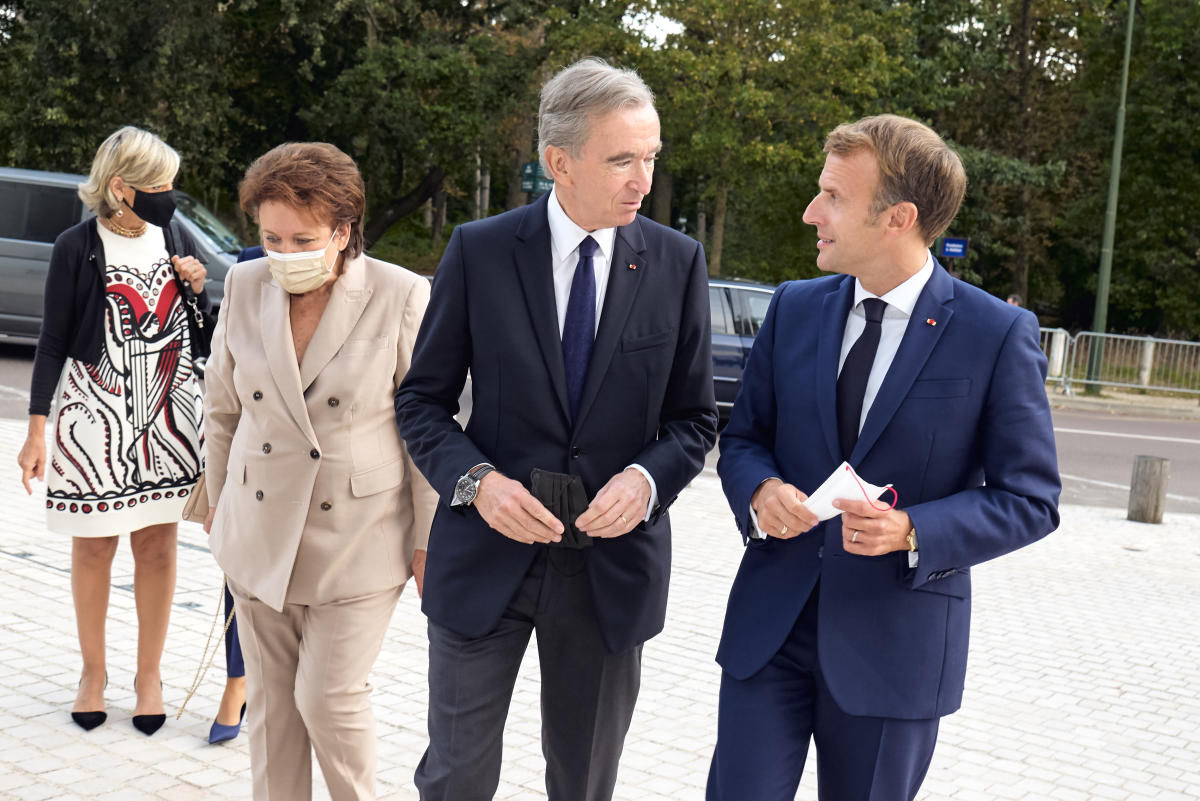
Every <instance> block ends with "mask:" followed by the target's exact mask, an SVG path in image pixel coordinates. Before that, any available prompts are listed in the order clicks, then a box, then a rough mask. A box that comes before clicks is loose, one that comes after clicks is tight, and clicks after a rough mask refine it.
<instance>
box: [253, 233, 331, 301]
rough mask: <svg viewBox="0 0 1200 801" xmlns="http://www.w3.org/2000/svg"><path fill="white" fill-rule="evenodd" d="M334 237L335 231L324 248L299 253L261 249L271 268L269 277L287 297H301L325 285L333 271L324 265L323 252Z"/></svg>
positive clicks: (327, 265)
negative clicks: (330, 272) (272, 278)
mask: <svg viewBox="0 0 1200 801" xmlns="http://www.w3.org/2000/svg"><path fill="white" fill-rule="evenodd" d="M335 236H337V229H334V232H333V233H332V234H330V236H329V242H326V243H325V247H323V248H318V249H317V250H305V251H302V252H300V253H278V252H276V251H274V250H267V249H266V248H265V247H264V248H263V250H265V251H266V253H267V262H268V263H269V264H270V266H271V275H272V276H273V277H274V278H275V280H276V282H278V283H279V285H280V286H281V287H283V289H284V291H285V292H287V293H288V294H289V295H303V294H304V293H305V292H311V291H312V290H314V289H316V288H317V287H319V286H321V285H322V284H324V283H325V281H326V280H327V279H328V278H329V271H330V270H332V269H333V267H332V266H330V265H329V264H326V263H325V251H326V250H328V249H329V245H330V243H332V242H333V238H334V237H335Z"/></svg>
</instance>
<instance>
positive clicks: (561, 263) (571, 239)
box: [546, 189, 658, 520]
mask: <svg viewBox="0 0 1200 801" xmlns="http://www.w3.org/2000/svg"><path fill="white" fill-rule="evenodd" d="M546 217H547V219H548V221H549V223H550V257H551V262H552V266H553V268H554V303H555V306H556V307H557V310H558V335H559V336H560V337H561V336H562V332H563V326H564V325H565V324H566V322H567V302H568V300H569V299H570V297H571V282H572V281H573V280H574V279H575V268H576V267H577V266H578V265H579V243H581V242H582V241H583V240H584V239H586V238H587V237H589V236H590V237H591V238H592V239H594V240H595V242H596V245H597V247H596V252H595V254H594V255H593V256H592V270H593V275H594V276H595V278H596V330H597V331H599V330H600V312H601V311H602V310H603V309H604V295H605V293H606V291H607V290H608V274H609V271H610V270H611V269H612V257H613V243H614V241H615V240H616V237H617V229H616V228H598V229H596V230H595V231H586V230H584V229H583V228H580V227H579V226H578V225H577V224H576V223H575V221H574V220H572V219H571V218H570V217H568V216H567V213H566V211H564V210H563V207H562V206H561V205H560V204H559V202H558V195H556V194H555V193H554V190H553V189H551V190H550V202H549V203H547V204H546ZM593 333H594V332H593ZM629 466H630V467H632V468H633V469H634V470H637V471H638V472H639V473H641V474H642V475H643V476H645V478H646V481H647V482H648V483H649V484H650V503H649V504H647V506H646V514H645V516H644V517H643V518H642V520H649V519H650V514H651V513H652V512H653V511H654V509H655V508H656V507H657V506H658V485H657V484H655V483H654V476H652V475H650V471H649V470H647V469H646V468H644V467H642V466H641V465H640V464H631V465H629Z"/></svg>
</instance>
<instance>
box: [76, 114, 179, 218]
mask: <svg viewBox="0 0 1200 801" xmlns="http://www.w3.org/2000/svg"><path fill="white" fill-rule="evenodd" d="M177 172H179V154H178V153H176V152H175V149H174V148H172V147H171V146H170V145H168V144H167V143H166V142H164V141H163V140H161V139H159V138H158V137H157V136H155V135H154V134H152V133H150V132H149V131H143V130H142V129H141V128H135V127H133V126H132V125H126V126H125V127H124V128H121V129H119V130H117V131H115V132H113V133H112V134H111V135H109V137H108V138H107V139H105V140H104V141H103V142H102V143H101V144H100V147H99V148H98V149H97V150H96V157H95V158H94V159H92V172H91V174H90V175H89V176H88V179H87V182H86V183H83V184H80V185H79V199H80V200H82V201H83V204H84V205H85V206H87V207H88V208H89V209H90V210H91V211H92V212H93V213H94V214H97V215H99V216H101V217H107V216H109V215H110V214H112V213H113V212H115V211H117V210H118V209H120V208H121V201H120V199H119V198H118V197H117V196H116V195H115V194H113V191H112V188H111V187H110V186H109V184H110V183H111V182H112V179H113V176H115V175H119V176H121V178H123V179H124V180H125V183H127V184H129V186H131V187H133V188H135V189H148V188H150V187H152V186H160V185H162V184H167V183H171V182H173V181H174V180H175V174H176V173H177Z"/></svg>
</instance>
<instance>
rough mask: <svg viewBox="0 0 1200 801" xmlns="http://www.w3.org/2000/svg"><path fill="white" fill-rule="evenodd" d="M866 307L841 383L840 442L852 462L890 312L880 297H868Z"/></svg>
mask: <svg viewBox="0 0 1200 801" xmlns="http://www.w3.org/2000/svg"><path fill="white" fill-rule="evenodd" d="M862 304H863V311H864V312H865V313H866V315H867V325H866V327H865V328H863V332H862V334H860V335H859V337H858V339H856V340H854V345H853V346H852V347H851V348H850V352H849V353H847V354H846V361H845V362H844V363H843V364H842V372H841V375H839V376H838V380H837V417H838V441H839V443H840V444H841V446H842V458H843V459H846V460H849V459H850V453H851V452H852V451H853V450H854V444H855V443H856V442H858V423H859V420H861V419H862V407H863V396H864V395H865V394H866V392H867V379H868V378H869V377H870V376H871V365H872V364H874V363H875V351H877V350H879V335H880V334H881V333H882V332H883V312H884V311H885V310H886V309H887V303H885V302H884V301H882V300H880V299H879V298H864V299H863V302H862Z"/></svg>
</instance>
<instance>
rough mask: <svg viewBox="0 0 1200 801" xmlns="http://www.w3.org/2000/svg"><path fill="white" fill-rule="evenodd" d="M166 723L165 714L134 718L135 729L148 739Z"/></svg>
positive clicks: (136, 716)
mask: <svg viewBox="0 0 1200 801" xmlns="http://www.w3.org/2000/svg"><path fill="white" fill-rule="evenodd" d="M100 714H102V715H103V714H104V713H103V712H101V713H100ZM166 722H167V716H166V715H165V714H158V715H134V716H133V728H135V729H137V730H138V731H140V732H141V733H142V734H144V735H146V736H147V737H149V736H150V735H151V734H154V732H156V731H158V730H159V729H161V728H162V725H163V724H164V723H166ZM80 725H83V724H80Z"/></svg>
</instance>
